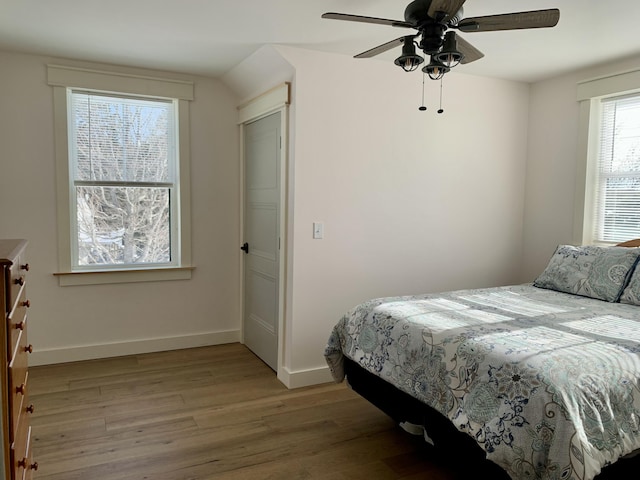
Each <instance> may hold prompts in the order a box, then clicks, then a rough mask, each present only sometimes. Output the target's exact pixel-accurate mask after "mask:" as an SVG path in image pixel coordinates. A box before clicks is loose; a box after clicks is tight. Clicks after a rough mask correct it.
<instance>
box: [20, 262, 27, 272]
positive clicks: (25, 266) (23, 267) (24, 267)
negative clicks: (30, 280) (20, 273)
mask: <svg viewBox="0 0 640 480" xmlns="http://www.w3.org/2000/svg"><path fill="white" fill-rule="evenodd" d="M20 270H24V271H25V272H28V271H29V264H28V263H25V264H24V265H20Z"/></svg>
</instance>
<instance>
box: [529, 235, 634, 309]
mask: <svg viewBox="0 0 640 480" xmlns="http://www.w3.org/2000/svg"><path fill="white" fill-rule="evenodd" d="M639 254H640V251H639V250H638V249H636V248H625V247H600V246H595V245H588V246H580V247H575V246H572V245H559V246H558V248H556V251H555V252H554V254H553V255H552V257H551V260H550V261H549V264H548V265H547V268H545V270H544V271H543V272H542V274H541V275H540V276H539V277H538V278H536V280H535V281H534V282H533V285H534V286H536V287H540V288H546V289H549V290H557V291H559V292H564V293H573V294H575V295H582V296H584V297H590V298H597V299H599V300H606V301H607V302H617V301H618V300H619V299H620V295H621V294H622V291H623V289H624V287H625V286H626V284H627V281H628V279H629V276H630V275H631V272H632V270H633V268H634V267H635V264H636V262H637V261H638V256H639Z"/></svg>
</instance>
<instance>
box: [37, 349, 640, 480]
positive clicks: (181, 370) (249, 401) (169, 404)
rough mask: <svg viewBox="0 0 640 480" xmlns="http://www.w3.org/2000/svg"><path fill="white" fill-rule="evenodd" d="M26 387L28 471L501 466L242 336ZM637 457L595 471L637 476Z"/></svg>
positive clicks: (384, 471)
mask: <svg viewBox="0 0 640 480" xmlns="http://www.w3.org/2000/svg"><path fill="white" fill-rule="evenodd" d="M29 391H30V403H33V404H34V405H35V407H36V408H35V413H34V414H33V417H32V422H31V424H32V426H33V433H32V435H33V440H34V441H33V451H34V460H35V461H37V462H38V464H39V469H38V471H37V472H35V474H34V478H35V479H36V480H116V479H117V480H145V479H148V480H205V479H216V480H266V479H286V480H297V479H312V480H313V479H331V480H334V479H335V480H347V479H349V480H357V479H363V480H364V479H367V480H378V479H381V480H386V479H406V480H418V479H428V480H462V479H464V480H467V479H472V478H473V479H475V478H489V479H491V480H497V479H503V478H505V475H504V472H502V470H498V469H497V468H496V467H495V466H494V465H493V464H490V463H488V462H485V463H483V464H481V465H478V464H472V463H470V462H469V459H468V458H465V457H464V456H461V455H459V454H458V455H459V456H458V457H457V458H456V457H455V456H454V457H452V454H451V453H448V452H442V451H437V450H436V449H434V448H433V447H430V446H429V445H427V444H426V443H425V442H424V441H423V440H422V439H421V438H420V437H413V436H411V435H409V434H407V433H406V432H404V431H403V430H401V429H400V428H399V427H397V426H396V425H395V424H394V422H393V421H391V419H390V418H389V417H387V416H386V415H385V414H383V413H382V412H381V411H380V410H378V409H377V408H375V407H373V406H372V405H371V404H369V403H368V402H367V401H365V400H364V399H362V398H361V397H360V396H359V395H357V394H356V393H354V392H352V391H351V390H349V389H348V388H347V387H346V385H345V384H344V383H343V384H337V385H336V384H325V385H319V386H314V387H308V388H301V389H296V390H287V388H285V387H284V386H283V385H282V384H281V383H280V382H279V381H278V380H277V379H276V377H275V374H274V373H273V371H272V370H270V369H269V368H268V367H267V366H266V365H265V364H264V363H262V362H261V361H260V360H259V359H258V358H257V357H255V356H254V355H253V354H252V353H251V352H249V351H248V350H247V349H246V348H245V347H244V346H243V345H240V344H231V345H220V346H215V347H203V348H196V349H190V350H178V351H172V352H162V353H151V354H145V355H133V356H129V357H119V358H112V359H105V360H95V361H88V362H78V363H70V364H63V365H52V366H41V367H31V368H30V370H29ZM639 461H640V456H639V457H637V458H636V459H634V460H633V461H629V462H626V463H624V462H618V463H617V464H615V465H613V466H612V467H608V469H605V471H606V470H609V471H608V472H607V474H605V473H603V474H601V475H599V476H598V477H596V478H597V480H605V479H606V480H619V479H626V478H636V476H637V471H638V468H640V465H639V464H638V463H639ZM507 478H508V477H507Z"/></svg>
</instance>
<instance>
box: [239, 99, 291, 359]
mask: <svg viewBox="0 0 640 480" xmlns="http://www.w3.org/2000/svg"><path fill="white" fill-rule="evenodd" d="M280 115H281V114H280V113H279V112H278V113H274V114H272V115H269V116H268V117H264V118H262V119H260V120H256V121H255V122H251V123H248V124H246V125H245V129H244V133H245V134H244V156H245V202H244V205H245V209H244V242H245V243H244V245H243V246H242V249H243V250H244V251H245V253H244V257H245V258H244V260H245V261H244V319H243V323H244V325H243V330H244V343H245V345H246V346H247V347H248V348H249V349H250V350H251V351H253V352H254V353H255V354H256V355H258V357H260V358H261V359H262V360H263V361H264V362H265V363H266V364H267V365H269V366H270V367H271V368H272V369H273V370H276V371H277V368H278V366H277V363H278V298H279V294H278V288H279V266H280V242H279V233H280V188H281V185H280V128H281V121H280Z"/></svg>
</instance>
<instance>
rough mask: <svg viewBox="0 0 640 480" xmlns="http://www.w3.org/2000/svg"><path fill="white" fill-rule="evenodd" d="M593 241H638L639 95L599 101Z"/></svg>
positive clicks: (639, 223) (639, 225)
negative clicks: (633, 239)
mask: <svg viewBox="0 0 640 480" xmlns="http://www.w3.org/2000/svg"><path fill="white" fill-rule="evenodd" d="M595 200H596V204H595V206H596V208H595V209H594V215H595V218H594V221H593V225H594V232H593V234H594V240H596V241H601V242H620V241H624V240H629V239H631V238H640V95H638V94H635V95H632V96H622V97H612V98H606V99H603V100H602V101H601V116H600V145H599V149H598V166H597V173H596V198H595Z"/></svg>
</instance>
